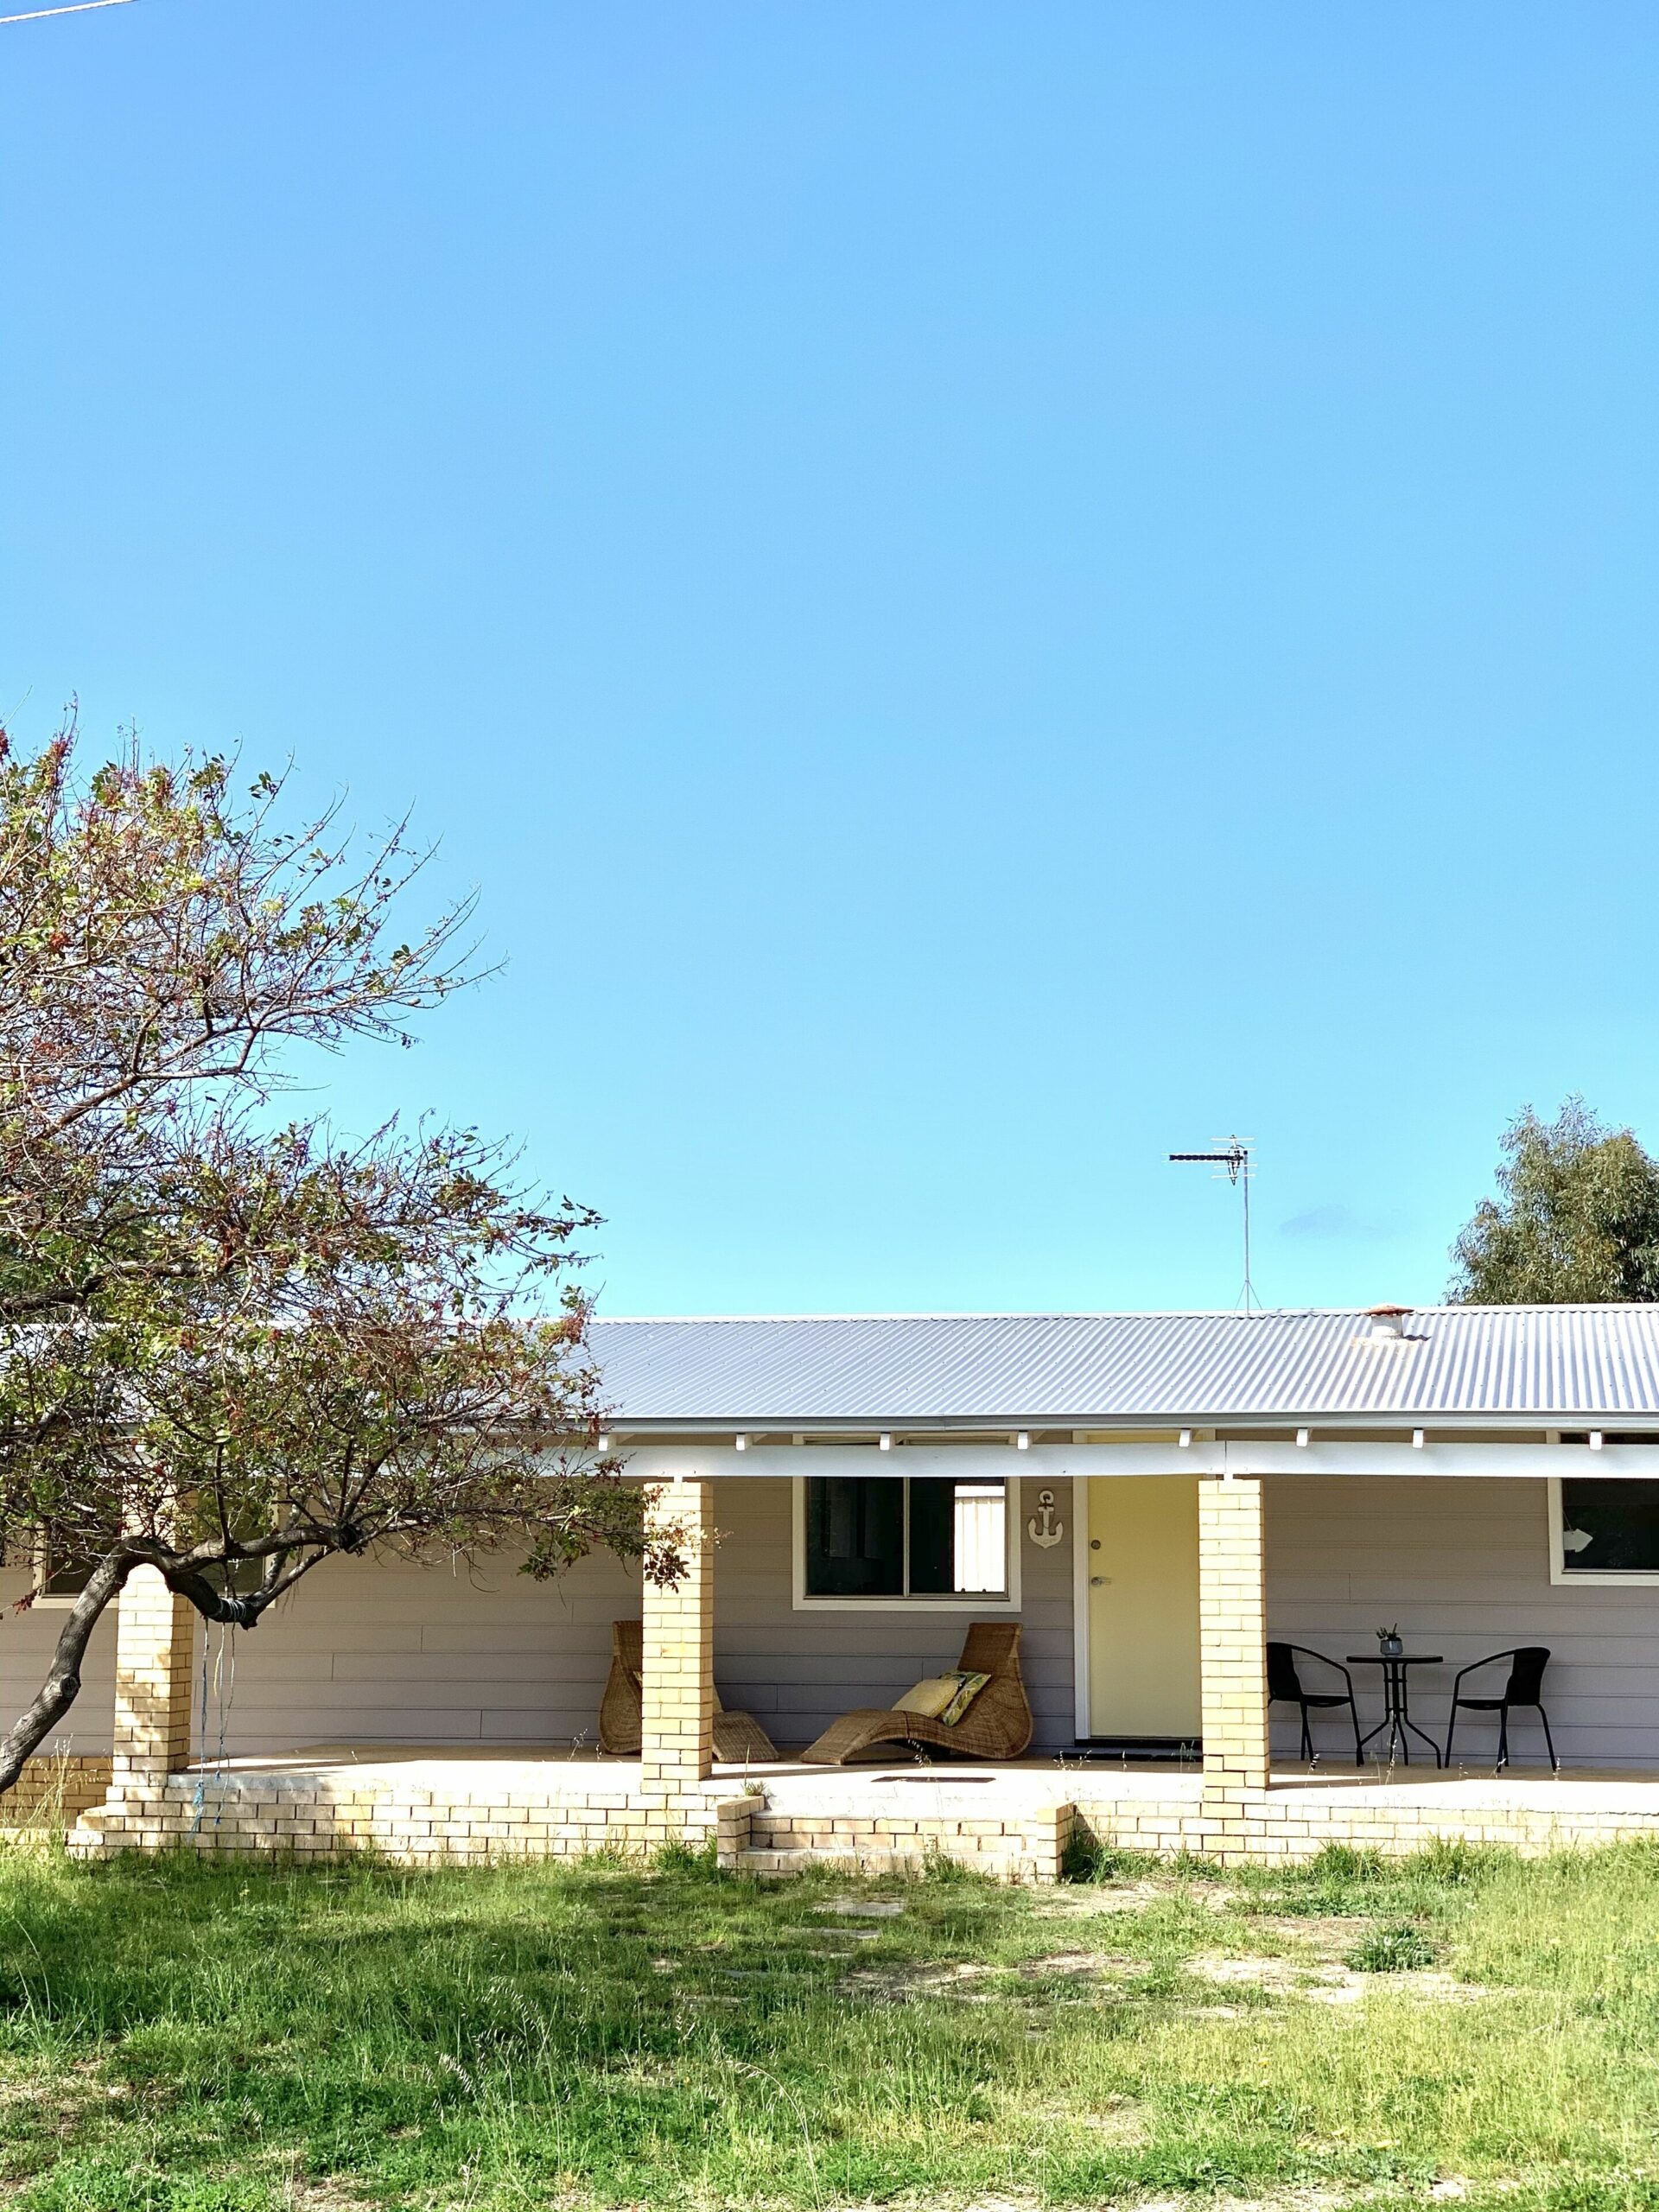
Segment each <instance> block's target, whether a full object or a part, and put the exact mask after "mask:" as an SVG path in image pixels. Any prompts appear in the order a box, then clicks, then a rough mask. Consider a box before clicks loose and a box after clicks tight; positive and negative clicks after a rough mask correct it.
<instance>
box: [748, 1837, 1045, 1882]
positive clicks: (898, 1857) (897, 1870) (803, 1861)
mask: <svg viewBox="0 0 1659 2212" xmlns="http://www.w3.org/2000/svg"><path fill="white" fill-rule="evenodd" d="M936 1858H944V1859H950V1862H951V1864H952V1865H953V1866H962V1867H964V1868H970V1869H971V1870H972V1871H973V1872H976V1873H980V1874H989V1875H990V1876H992V1877H993V1878H995V1879H996V1880H999V1881H1001V1880H1007V1879H1011V1878H1016V1877H1021V1876H1025V1875H1027V1874H1028V1873H1031V1872H1033V1871H1034V1870H1033V1864H1032V1860H1031V1859H1030V1858H1029V1856H1028V1855H1027V1853H1025V1852H1023V1851H1020V1850H1019V1849H1017V1848H1016V1849H1014V1850H1012V1851H980V1852H972V1853H966V1852H962V1851H949V1850H945V1851H928V1850H925V1849H916V1850H909V1851H895V1850H894V1849H893V1847H891V1846H890V1845H885V1844H874V1845H868V1846H866V1847H864V1848H862V1849H854V1848H852V1847H848V1846H839V1845H820V1844H813V1845H810V1846H806V1847H803V1846H800V1845H795V1846H793V1847H790V1848H787V1849H767V1848H764V1847H762V1848H751V1849H749V1850H747V1851H740V1852H739V1853H738V1854H737V1860H736V1866H737V1871H738V1872H739V1873H741V1874H804V1873H806V1872H808V1871H809V1869H810V1868H815V1867H825V1868H828V1869H829V1871H830V1872H832V1873H838V1874H849V1875H853V1876H859V1875H864V1874H922V1873H925V1872H926V1871H927V1868H928V1866H930V1864H931V1862H932V1860H933V1859H936ZM1038 1878H1039V1879H1040V1878H1041V1876H1040V1875H1039V1876H1038Z"/></svg>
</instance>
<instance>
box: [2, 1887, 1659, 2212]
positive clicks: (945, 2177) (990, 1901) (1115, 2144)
mask: <svg viewBox="0 0 1659 2212" xmlns="http://www.w3.org/2000/svg"><path fill="white" fill-rule="evenodd" d="M1087 1871H1088V1872H1089V1873H1090V1878H1085V1879H1081V1880H1078V1881H1077V1882H1074V1883H1071V1884H1068V1885H1065V1886H1064V1887H1062V1888H1060V1889H1059V1890H1057V1891H1047V1892H1042V1891H1001V1890H997V1889H994V1888H991V1887H988V1886H986V1885H982V1884H981V1883H979V1882H978V1881H976V1880H975V1879H972V1878H947V1875H946V1874H945V1873H944V1872H942V1873H941V1874H939V1875H938V1876H936V1877H933V1878H928V1879H925V1880H920V1881H917V1882H914V1883H909V1884H894V1883H892V1882H885V1883H880V1884H869V1885H862V1886H849V1885H845V1884H842V1883H829V1882H827V1881H826V1882H823V1883H820V1882H817V1881H810V1880H809V1881H800V1882H789V1883H781V1884H778V1885H772V1886H766V1885H756V1884H753V1883H750V1882H748V1881H741V1880H733V1879H726V1878H717V1877H715V1876H714V1875H713V1874H711V1873H710V1872H707V1871H705V1870H704V1869H703V1868H702V1867H701V1866H696V1865H688V1866H677V1867H670V1868H667V1869H664V1870H663V1871H659V1872H655V1873H652V1874H642V1873H639V1872H629V1871H626V1870H623V1869H620V1868H618V1867H613V1866H602V1865H594V1866H585V1867H582V1868H579V1869H575V1870H573V1871H556V1870H554V1869H550V1868H537V1869H530V1870H501V1871H499V1872H489V1871H482V1872H440V1873H429V1874H405V1873H397V1872H387V1871H385V1870H374V1869H370V1868H358V1869H350V1868H341V1869H325V1870H321V1871H313V1872H308V1871H302V1870H297V1869H295V1870H289V1869H283V1868H277V1869H270V1868H264V1867H259V1868H249V1867H245V1866H228V1867H216V1866H211V1865H201V1864H199V1863H197V1862H194V1861H192V1860H183V1859H180V1860H168V1861H162V1862H157V1861H154V1860H149V1861H146V1860H141V1859H130V1860H126V1861H124V1862H120V1863H118V1864H115V1865H111V1866H92V1867H83V1866H72V1865H71V1864H70V1863H69V1862H68V1861H67V1860H66V1859H63V1858H62V1857H61V1856H60V1853H58V1852H57V1851H56V1850H55V1849H54V1848H53V1847H50V1846H47V1845H31V1844H19V1845H16V1846H12V1847H0V2201H3V2202H7V2203H16V2204H19V2205H22V2206H28V2207H37V2208H47V2207H51V2208H54V2212H67V2208H70V2207H77V2208H87V2212H133V2208H137V2207H143V2208H146V2212H152V2209H153V2212H162V2208H167V2212H186V2208H188V2212H256V2208H257V2212H264V2208H274V2207H278V2206H310V2207H313V2208H316V2209H317V2212H320V2209H321V2208H324V2207H327V2208H332V2209H333V2212H340V2208H346V2207H351V2206H354V2205H359V2204H365V2205H374V2204H391V2205H399V2206H404V2205H407V2206H415V2207H423V2208H424V2207H440V2206H443V2207H448V2206H456V2207H460V2206H465V2207H467V2208H474V2212H493V2208H498V2207H509V2206H511V2207H522V2206H531V2205H536V2206H549V2207H552V2206H557V2207H571V2208H574V2207H586V2206H589V2205H606V2206H612V2205H652V2206H657V2205H663V2206H674V2207H696V2206H731V2207H756V2208H759V2207H780V2208H781V2207H794V2206H802V2207H813V2208H817V2207H820V2206H822V2207H836V2208H839V2207H846V2206H849V2205H858V2204H865V2203H872V2202H874V2203H887V2202H899V2203H906V2202H914V2203H919V2204H925V2205H939V2206H950V2207H957V2206H969V2205H976V2204H977V2205H988V2204H991V2203H998V2204H1001V2202H1005V2201H1006V2202H1011V2203H1013V2204H1014V2205H1016V2206H1023V2205H1027V2204H1030V2205H1033V2206H1036V2205H1045V2204H1052V2205H1096V2204H1101V2203H1113V2204H1118V2203H1122V2204H1125V2205H1135V2204H1145V2203H1148V2202H1154V2201H1156V2202H1166V2201H1167V2200H1172V2199H1173V2200H1181V2199H1185V2198H1187V2197H1192V2198H1193V2199H1194V2200H1195V2201H1197V2202H1203V2201H1205V2200H1206V2199H1215V2198H1224V2197H1229V2196H1230V2197H1234V2198H1242V2199H1247V2200H1250V2201H1252V2202H1258V2203H1264V2204H1268V2205H1279V2206H1284V2207H1287V2208H1298V2209H1299V2212H1312V2209H1313V2208H1318V2207H1321V2206H1334V2205H1338V2204H1342V2205H1347V2204H1365V2205H1368V2206H1370V2205H1375V2206H1386V2205H1397V2206H1404V2205H1406V2204H1408V2203H1415V2204H1429V2203H1433V2202H1441V2201H1446V2200H1452V2201H1458V2202H1463V2203H1465V2204H1467V2205H1469V2206H1472V2207H1480V2206H1484V2205H1489V2204H1490V2205H1496V2204H1498V2203H1502V2204H1503V2205H1504V2206H1506V2207H1510V2208H1514V2212H1531V2208H1534V2207H1539V2208H1547V2209H1548V2212H1604V2209H1605V2212H1613V2208H1618V2207H1623V2206H1629V2205H1637V2204H1639V2205H1642V2206H1644V2207H1646V2206H1654V2207H1659V1850H1649V1849H1646V1848H1621V1849H1618V1850H1613V1851H1610V1852H1606V1853H1601V1854H1599V1855H1598V1856H1594V1857H1588V1858H1560V1859H1554V1860H1550V1861H1547V1862H1544V1863H1542V1864H1534V1865H1522V1864H1521V1863H1520V1862H1518V1861H1516V1860H1513V1859H1508V1858H1505V1857H1502V1856H1491V1857H1477V1856H1472V1855H1469V1854H1464V1853H1457V1852H1450V1853H1440V1854H1436V1855H1434V1856H1432V1857H1428V1858H1425V1859H1419V1860H1417V1861H1414V1862H1413V1863H1412V1864H1411V1865H1409V1866H1405V1867H1403V1868H1400V1869H1396V1870H1395V1871H1392V1872H1383V1871H1381V1870H1380V1869H1378V1868H1376V1867H1374V1866H1367V1865H1366V1864H1365V1863H1364V1862H1363V1860H1359V1859H1355V1858H1353V1857H1352V1856H1351V1855H1348V1854H1327V1855H1326V1857H1325V1859H1322V1860H1321V1861H1320V1862H1319V1864H1318V1865H1317V1866H1315V1867H1313V1868H1312V1869H1311V1870H1308V1871H1306V1872H1300V1873H1290V1874H1275V1875H1271V1876H1269V1875H1267V1874H1249V1875H1231V1876H1225V1877H1224V1876H1218V1875H1217V1874H1216V1873H1215V1872H1213V1871H1211V1870H1208V1869H1205V1868H1203V1867H1200V1866H1192V1867H1186V1868H1182V1869H1175V1870H1171V1869H1156V1868H1151V1867H1142V1866H1127V1865H1117V1866H1112V1865H1110V1864H1108V1865H1105V1866H1101V1867H1097V1868H1095V1869H1092V1870H1087Z"/></svg>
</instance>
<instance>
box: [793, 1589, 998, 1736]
mask: <svg viewBox="0 0 1659 2212" xmlns="http://www.w3.org/2000/svg"><path fill="white" fill-rule="evenodd" d="M957 1665H958V1666H959V1667H960V1668H962V1669H964V1670H965V1671H967V1672H969V1673H973V1674H976V1675H989V1676H990V1678H991V1679H990V1681H988V1682H987V1683H986V1685H985V1687H984V1688H983V1689H982V1690H981V1692H980V1694H979V1695H978V1696H977V1697H976V1699H975V1700H974V1701H973V1703H972V1704H971V1705H970V1706H969V1708H968V1710H967V1712H966V1713H963V1717H962V1719H960V1720H958V1721H957V1725H956V1726H955V1727H954V1728H947V1727H946V1726H944V1723H943V1722H942V1721H938V1720H930V1719H928V1717H927V1715H926V1714H925V1713H899V1712H898V1711H896V1710H894V1709H893V1708H892V1707H874V1706H871V1707H864V1708H862V1709H861V1711H859V1712H856V1713H842V1716H841V1719H839V1720H837V1721H836V1722H835V1723H834V1724H833V1725H832V1726H829V1727H828V1728H826V1729H825V1730H824V1732H823V1735H822V1736H820V1737H819V1738H818V1740H817V1743H816V1744H810V1745H808V1746H807V1748H806V1750H805V1751H803V1752H802V1753H801V1763H802V1764H803V1765H804V1766H842V1765H844V1764H845V1763H846V1762H847V1760H849V1758H854V1757H855V1755H856V1754H857V1753H858V1752H860V1751H868V1749H869V1748H870V1746H871V1745H874V1744H913V1745H927V1746H928V1747H929V1748H930V1749H931V1750H938V1751H960V1752H961V1753H962V1754H963V1756H964V1757H965V1758H972V1759H1017V1758H1019V1756H1020V1752H1021V1751H1024V1750H1025V1748H1026V1746H1027V1744H1029V1743H1030V1741H1031V1731H1032V1719H1031V1700H1030V1699H1029V1698H1028V1697H1027V1695H1026V1684H1025V1678H1024V1676H1023V1675H1021V1674H1020V1624H1019V1622H1018V1621H975V1622H974V1623H973V1624H972V1626H971V1627H970V1628H969V1630H968V1636H967V1640H966V1641H965V1642H964V1643H963V1647H962V1657H961V1658H960V1659H959V1660H958V1661H957Z"/></svg>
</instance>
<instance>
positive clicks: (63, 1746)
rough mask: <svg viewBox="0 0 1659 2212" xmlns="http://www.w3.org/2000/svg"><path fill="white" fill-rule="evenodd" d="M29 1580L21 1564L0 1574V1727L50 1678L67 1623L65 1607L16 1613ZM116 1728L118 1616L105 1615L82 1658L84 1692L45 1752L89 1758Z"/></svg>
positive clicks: (103, 1746)
mask: <svg viewBox="0 0 1659 2212" xmlns="http://www.w3.org/2000/svg"><path fill="white" fill-rule="evenodd" d="M28 1592H29V1576H28V1575H27V1574H26V1573H23V1572H22V1570H21V1569H19V1568H15V1567H14V1568H10V1569H8V1570H7V1571H6V1572H5V1573H0V1728H10V1726H11V1724H12V1722H13V1721H14V1720H15V1719H16V1718H17V1715H18V1713H20V1712H21V1711H22V1707H24V1706H25V1705H27V1704H28V1702H29V1699H30V1698H32V1697H33V1696H34V1695H35V1692H36V1691H37V1690H38V1689H39V1688H40V1687H41V1683H42V1682H43V1681H45V1679H46V1672H47V1669H48V1667H49V1666H50V1665H51V1663H52V1653H53V1649H54V1645H55V1644H56V1643H57V1640H58V1636H59V1632H60V1630H61V1629H62V1627H63V1610H62V1608H61V1607H60V1606H56V1605H31V1606H29V1609H28V1611H26V1612H21V1613H18V1612H14V1611H12V1608H13V1606H14V1605H16V1603H17V1601H18V1599H20V1598H22V1597H26V1596H27V1595H28ZM114 1730H115V1615H114V1614H113V1613H112V1612H109V1613H105V1616H104V1618H103V1619H102V1620H101V1621H100V1622H99V1624H98V1626H97V1627H96V1628H95V1629H94V1630H92V1642H91V1643H90V1644H89V1645H88V1647H87V1651H86V1658H85V1660H84V1661H83V1662H81V1669H80V1695H79V1697H78V1698H77V1699H76V1700H75V1701H74V1703H73V1706H71V1707H70V1708H69V1712H68V1715H67V1718H66V1719H65V1721H64V1723H63V1726H62V1727H61V1728H60V1729H58V1730H56V1731H55V1732H54V1733H53V1734H52V1735H51V1736H49V1737H48V1738H47V1740H46V1742H45V1743H44V1744H43V1745H41V1749H42V1751H60V1752H62V1751H70V1752H74V1753H76V1754H78V1755H80V1756H83V1757H86V1758H91V1757H94V1756H96V1755H99V1754H100V1753H103V1752H105V1751H108V1750H109V1749H110V1745H111V1738H112V1737H113V1734H114Z"/></svg>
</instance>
